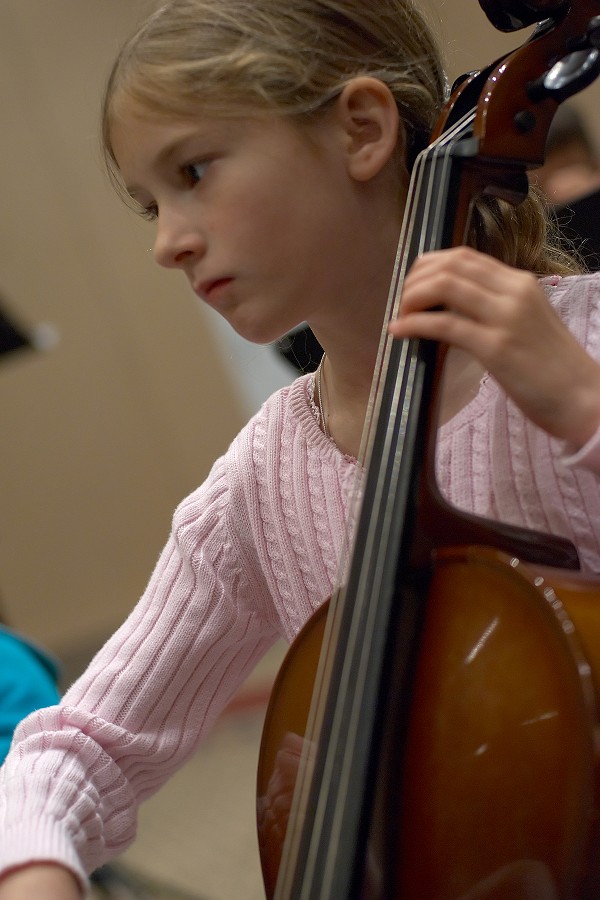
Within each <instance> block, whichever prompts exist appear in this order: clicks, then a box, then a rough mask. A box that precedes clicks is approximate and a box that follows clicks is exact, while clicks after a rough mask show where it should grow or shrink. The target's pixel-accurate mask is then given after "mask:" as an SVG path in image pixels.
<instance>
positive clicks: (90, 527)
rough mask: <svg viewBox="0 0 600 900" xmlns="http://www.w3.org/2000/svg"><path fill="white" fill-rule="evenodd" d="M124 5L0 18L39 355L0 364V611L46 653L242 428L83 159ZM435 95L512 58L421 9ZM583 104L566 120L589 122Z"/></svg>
mask: <svg viewBox="0 0 600 900" xmlns="http://www.w3.org/2000/svg"><path fill="white" fill-rule="evenodd" d="M150 6H151V4H149V3H144V2H141V0H0V84H1V85H2V88H1V89H0V121H1V123H2V139H1V143H0V148H1V150H0V158H1V167H0V184H1V186H2V189H1V194H2V216H1V219H0V295H2V296H4V297H6V298H7V299H8V301H9V302H10V303H11V306H12V308H13V309H14V311H15V313H16V314H17V315H18V316H19V317H20V318H21V320H22V321H23V322H24V323H25V324H26V325H34V324H37V323H39V322H45V321H47V322H51V323H53V324H54V325H55V326H56V327H57V329H58V331H59V333H60V342H59V344H58V345H57V346H56V347H55V348H54V349H53V350H51V351H49V352H47V353H40V354H22V355H19V356H17V355H15V356H14V358H12V359H9V360H7V361H0V409H1V410H2V413H1V415H2V419H1V430H0V465H1V477H2V493H1V499H0V592H1V593H2V594H3V595H4V603H5V606H6V608H7V610H8V613H9V615H10V617H11V618H12V620H13V621H14V622H15V623H16V624H17V625H19V626H20V627H22V628H24V629H26V630H27V631H28V632H29V633H31V634H32V635H33V636H34V637H37V638H40V639H43V640H46V641H47V642H48V643H49V644H50V645H51V646H53V647H54V648H56V649H57V650H59V651H60V650H62V649H63V648H65V647H66V646H68V645H69V644H70V643H72V642H73V641H83V642H85V641H87V640H88V638H90V637H91V636H93V635H95V634H96V633H97V632H103V631H105V630H108V629H111V628H112V627H113V626H114V625H115V624H116V623H118V622H119V621H120V620H121V619H122V617H123V616H124V615H125V613H126V612H127V610H128V609H129V608H130V607H131V605H132V604H133V603H134V602H135V599H136V598H137V596H138V594H139V592H140V590H141V589H142V588H143V585H144V583H145V581H146V578H147V576H148V574H149V571H150V568H151V566H152V563H153V561H154V559H155V557H156V554H157V553H158V551H159V549H160V547H161V546H162V543H163V541H164V538H165V536H166V532H167V528H168V524H169V519H170V515H171V511H172V508H173V507H174V505H175V503H176V502H177V501H178V500H179V499H180V498H181V497H182V496H183V495H184V493H185V492H187V491H188V490H189V489H191V488H192V487H194V486H195V485H196V484H197V483H199V481H200V480H201V479H202V478H203V476H204V475H205V474H206V472H207V470H208V467H209V465H210V463H211V462H212V460H213V459H214V458H215V456H216V455H217V454H218V453H219V452H220V451H221V450H222V449H224V447H225V446H226V444H227V443H228V441H229V439H230V438H231V436H232V435H233V434H234V433H235V432H236V431H237V429H238V427H239V426H240V424H241V422H242V421H243V419H244V417H245V412H244V410H243V409H242V404H241V402H240V396H239V391H238V387H237V386H236V383H235V372H234V370H233V369H232V366H231V364H230V363H231V359H228V358H227V354H225V353H224V352H223V351H222V348H221V345H220V344H219V341H218V339H217V337H216V336H215V335H216V332H215V331H214V330H213V329H212V327H211V325H210V322H209V321H208V319H207V318H206V314H205V313H204V312H203V311H202V310H200V309H199V308H198V306H197V304H196V303H195V302H194V300H193V298H191V297H190V296H189V293H188V291H187V288H186V286H185V285H184V283H183V280H181V281H180V280H179V279H178V277H177V276H174V275H172V274H170V273H164V272H161V271H158V270H157V268H156V266H154V265H153V264H152V261H151V258H150V255H149V254H148V253H147V252H146V251H147V248H148V247H149V246H150V244H151V240H152V230H151V226H147V225H145V224H143V223H141V222H138V221H137V220H135V219H134V218H133V217H132V216H131V214H130V213H128V212H127V211H126V210H125V209H124V208H122V206H121V205H120V204H119V202H118V201H117V200H116V199H115V198H114V196H113V195H112V193H111V191H110V189H109V188H108V186H107V183H106V180H105V178H104V175H103V173H102V170H101V165H100V161H99V154H98V152H97V143H96V133H97V122H96V119H97V109H98V103H99V96H100V92H101V84H102V82H103V78H104V76H105V73H106V70H107V67H108V65H109V62H110V60H111V58H112V56H113V53H114V51H115V48H116V47H117V45H118V44H119V43H120V41H121V39H122V37H123V36H124V35H125V34H126V33H127V32H128V31H129V30H130V28H131V26H132V24H133V23H134V22H135V21H136V20H138V19H139V18H140V17H141V16H142V14H143V11H144V10H145V9H148V8H149V7H150ZM430 6H431V9H432V15H434V16H435V17H438V18H439V19H440V26H439V27H440V30H441V34H442V36H443V39H444V42H445V44H446V46H447V48H448V52H447V59H448V69H449V72H450V74H451V76H452V77H454V76H455V75H457V74H459V73H460V72H462V71H464V70H468V69H473V68H478V67H480V66H483V65H485V64H487V62H489V61H490V60H491V59H492V58H494V57H495V56H496V55H498V54H499V53H501V52H503V50H504V49H508V48H509V47H512V46H514V45H515V44H516V43H518V42H519V41H520V38H518V37H515V36H514V35H513V36H502V35H500V34H499V33H497V32H495V31H494V29H492V27H491V26H490V25H489V24H488V23H487V20H486V19H485V17H484V16H483V13H482V12H481V11H480V9H479V7H478V5H477V3H476V2H471V0H469V2H467V0H446V2H440V3H439V5H437V6H436V5H435V4H430ZM597 97H598V89H597V88H596V87H594V88H592V89H590V90H589V91H588V94H587V96H586V97H585V98H582V101H581V102H582V105H583V107H584V108H585V109H587V110H589V114H590V116H591V117H592V121H593V122H594V127H595V128H596V130H597V125H596V122H595V121H594V120H595V114H596V109H595V107H596V105H597V99H594V98H597Z"/></svg>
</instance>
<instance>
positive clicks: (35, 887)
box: [0, 863, 83, 900]
mask: <svg viewBox="0 0 600 900" xmlns="http://www.w3.org/2000/svg"><path fill="white" fill-rule="evenodd" d="M82 896H83V894H82V892H81V888H80V887H79V882H78V881H77V879H76V878H75V876H74V875H73V874H72V873H71V872H69V871H68V869H65V868H63V866H58V865H53V864H44V863H38V864H32V865H30V866H26V867H25V868H22V869H17V870H16V871H14V872H10V873H9V874H7V875H5V876H4V877H3V878H2V879H1V880H0V900H32V898H34V897H35V900H81V897H82Z"/></svg>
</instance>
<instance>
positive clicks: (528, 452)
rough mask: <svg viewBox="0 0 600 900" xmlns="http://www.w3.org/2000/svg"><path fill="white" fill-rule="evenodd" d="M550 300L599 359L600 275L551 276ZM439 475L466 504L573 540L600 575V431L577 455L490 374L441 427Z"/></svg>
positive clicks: (453, 498)
mask: <svg viewBox="0 0 600 900" xmlns="http://www.w3.org/2000/svg"><path fill="white" fill-rule="evenodd" d="M542 283H543V284H544V285H545V288H546V291H547V293H548V297H549V299H550V302H551V303H552V305H553V307H554V308H555V310H556V311H557V312H558V314H559V315H560V317H561V318H562V320H563V321H564V322H565V323H566V325H567V326H568V328H569V329H570V330H571V331H572V333H573V334H574V335H575V337H576V338H577V340H578V341H579V342H580V343H581V344H582V345H583V346H584V347H586V349H587V350H588V352H589V353H590V354H591V355H592V356H593V357H594V358H595V359H597V360H598V361H599V362H600V275H596V274H592V275H580V276H572V277H569V278H562V279H559V278H555V277H553V278H548V279H544V281H543V282H542ZM436 466H437V474H438V480H439V483H440V487H441V489H442V492H443V493H444V495H445V496H446V497H447V498H448V500H450V502H452V503H454V504H455V505H456V506H459V507H460V508H461V509H466V510H468V511H469V512H473V513H476V514H478V515H481V516H486V517H488V518H492V519H500V520H502V521H505V522H511V523H512V524H515V525H523V526H526V527H528V528H534V529H537V530H539V531H543V532H551V533H552V534H557V535H561V536H563V537H566V538H569V540H571V541H572V542H573V543H574V544H575V546H576V547H577V549H578V551H579V555H580V559H581V564H582V568H583V569H586V570H588V571H590V572H594V573H600V529H599V528H598V517H599V515H600V430H599V431H598V433H596V434H595V435H594V437H593V438H592V439H591V440H590V441H589V442H588V443H587V444H586V446H585V447H583V448H582V449H581V450H579V451H578V452H577V453H576V454H573V453H572V451H571V450H570V448H568V447H565V446H564V444H563V443H562V442H561V441H557V440H555V439H553V438H551V437H549V436H548V435H547V434H546V433H545V432H543V431H541V430H540V429H539V428H536V427H535V426H534V425H532V424H531V423H530V422H529V421H527V420H526V419H525V417H524V416H523V415H522V414H521V412H520V410H519V409H517V408H516V407H515V405H514V404H513V403H512V402H511V401H510V400H508V399H507V397H506V395H505V394H504V393H503V392H502V391H501V390H500V389H499V387H498V385H497V384H496V382H495V381H494V379H493V378H491V377H490V376H489V375H486V376H485V377H484V378H483V380H482V382H481V386H480V389H479V392H478V394H477V396H476V397H474V398H473V400H472V401H471V402H470V403H469V404H468V405H467V406H465V407H464V408H463V409H462V410H461V411H460V412H459V413H458V415H456V416H455V417H454V419H452V420H451V421H450V422H448V423H447V424H446V425H444V426H443V427H442V428H441V430H440V436H439V441H438V448H437V460H436Z"/></svg>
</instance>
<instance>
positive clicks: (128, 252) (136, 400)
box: [0, 0, 243, 650]
mask: <svg viewBox="0 0 600 900" xmlns="http://www.w3.org/2000/svg"><path fill="white" fill-rule="evenodd" d="M143 6H144V4H142V3H140V2H133V0H127V2H123V0H108V2H105V0H101V2H99V0H1V2H0V84H1V85H2V88H1V89H0V121H1V123H2V140H1V145H0V146H1V148H2V149H1V160H2V164H1V169H0V183H1V184H2V192H1V193H2V216H1V219H0V294H1V295H3V296H5V297H6V298H7V299H8V301H9V302H10V304H11V307H12V308H13V309H14V312H15V313H16V314H17V315H18V316H19V317H20V319H21V320H22V321H23V322H24V323H25V324H27V325H33V324H36V323H39V322H51V323H53V324H54V325H55V326H56V327H57V329H58V331H59V333H60V342H59V344H58V345H57V346H56V347H55V348H54V349H53V350H51V351H49V352H47V353H45V354H44V353H41V354H33V353H32V354H29V353H24V354H22V355H17V354H14V355H13V358H10V357H9V358H5V359H6V361H0V409H1V411H2V413H1V416H2V418H1V422H2V424H1V430H0V466H1V477H2V493H1V500H0V592H1V593H2V595H3V597H4V605H5V607H6V608H7V611H8V614H9V616H10V618H11V620H12V621H13V622H15V623H16V624H17V625H19V626H20V627H22V628H24V629H26V630H27V631H28V632H29V633H31V634H32V635H34V636H35V637H38V638H40V639H44V640H46V641H47V642H48V643H49V644H50V645H51V646H53V647H55V648H57V649H59V650H60V649H62V648H63V647H64V646H65V645H68V644H69V643H70V642H71V641H72V640H73V639H79V638H81V639H82V640H84V641H85V640H87V638H88V636H91V635H94V634H95V633H96V632H101V631H103V630H106V629H112V627H113V626H114V625H115V624H116V623H118V622H119V621H120V620H121V619H122V618H123V616H124V615H125V613H126V612H127V611H128V610H129V608H130V607H131V605H132V603H133V602H134V601H135V599H136V598H137V596H138V594H139V592H140V590H141V589H142V588H143V586H144V583H145V581H146V578H147V576H148V574H149V572H150V569H151V566H152V564H153V562H154V560H155V558H156V555H157V554H158V552H159V550H160V547H161V546H162V544H163V542H164V539H165V537H166V534H167V529H168V526H169V521H170V516H171V511H172V509H173V507H174V505H175V503H176V502H177V501H178V500H179V499H180V498H181V497H183V495H184V494H185V493H186V492H187V491H189V490H190V489H191V488H193V487H194V486H195V485H196V484H198V483H199V482H200V481H201V480H202V478H203V477H204V475H205V474H206V472H207V471H208V468H209V465H210V463H211V462H212V460H213V459H214V458H215V457H216V455H217V454H218V453H219V452H220V451H222V450H223V449H224V448H225V446H226V445H227V443H228V441H229V439H230V438H231V436H232V435H233V434H234V433H235V432H236V431H237V430H238V428H239V426H240V425H241V423H242V421H243V415H242V411H241V408H240V404H239V402H238V400H237V395H236V391H235V390H234V387H233V386H232V383H231V376H230V373H229V371H228V368H227V366H226V364H225V363H224V361H223V360H222V359H221V357H220V355H219V353H218V350H217V347H216V346H215V339H214V337H213V335H212V332H211V330H210V329H209V327H208V326H207V323H206V319H205V316H204V314H203V313H202V311H201V310H199V309H198V305H197V303H196V301H195V300H194V298H192V297H190V295H189V294H188V290H187V289H186V286H185V284H184V282H183V278H181V280H180V279H179V277H178V276H175V275H173V274H171V277H169V275H168V274H167V273H164V272H161V271H159V270H158V269H157V267H156V266H155V265H154V264H153V263H152V260H151V256H150V254H148V253H147V248H148V247H149V246H150V245H151V242H152V226H150V225H148V224H146V223H143V222H141V221H140V222H138V221H137V220H136V219H135V217H133V216H132V214H131V213H129V212H128V211H127V210H125V209H124V208H123V206H122V205H121V204H120V202H119V201H118V200H116V198H115V197H114V196H113V194H112V192H111V190H110V189H109V188H108V186H107V183H106V180H105V177H104V174H103V172H102V168H101V164H100V157H99V153H98V151H97V136H96V135H97V121H96V120H97V110H98V105H99V96H100V91H101V84H102V82H103V79H104V76H105V72H106V69H107V66H108V64H109V61H110V60H111V58H112V56H113V53H114V51H115V48H116V46H117V45H118V43H119V42H120V39H121V38H122V37H123V36H124V34H125V33H126V32H128V31H129V30H130V28H131V25H132V23H133V21H134V20H135V19H136V18H137V17H139V15H140V10H141V9H142V8H143Z"/></svg>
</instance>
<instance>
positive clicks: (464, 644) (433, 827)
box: [257, 547, 600, 900]
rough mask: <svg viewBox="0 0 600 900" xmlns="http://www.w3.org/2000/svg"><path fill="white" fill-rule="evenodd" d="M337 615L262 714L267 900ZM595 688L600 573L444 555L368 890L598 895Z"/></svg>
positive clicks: (503, 899) (304, 646)
mask: <svg viewBox="0 0 600 900" xmlns="http://www.w3.org/2000/svg"><path fill="white" fill-rule="evenodd" d="M559 597H560V598H561V599H560V600H559V599H558V598H559ZM326 615H327V604H325V605H324V606H323V607H321V608H320V609H319V610H318V611H317V613H315V615H314V616H313V617H312V618H311V619H310V620H309V622H308V623H307V624H306V626H305V627H304V629H303V630H302V631H301V632H300V634H299V635H298V637H297V639H296V641H295V642H294V644H293V645H292V647H291V649H290V651H289V653H288V654H287V655H286V658H285V660H284V663H283V665H282V667H281V669H280V672H279V674H278V677H277V680H276V682H275V685H274V688H273V692H272V695H271V700H270V703H269V707H268V710H267V715H266V719H265V726H264V732H263V741H262V746H261V754H260V759H259V767H258V779H257V793H258V806H259V810H260V813H259V817H258V834H259V846H260V853H261V863H262V869H263V876H264V880H265V887H266V895H267V897H268V898H269V900H271V898H272V897H273V896H274V895H275V884H276V879H277V873H278V870H279V864H280V859H281V853H282V850H283V840H284V837H285V834H286V830H287V826H288V815H289V811H290V803H291V793H292V791H293V788H294V782H293V778H290V777H288V778H287V780H285V782H284V783H282V781H281V778H280V774H281V765H282V764H281V756H285V754H286V752H290V750H289V746H290V745H289V742H290V736H292V737H294V736H296V737H300V738H302V739H304V737H305V734H306V725H307V721H308V719H309V710H310V703H311V698H312V692H313V688H314V682H315V674H316V671H317V665H318V660H319V654H320V652H321V647H322V643H323V639H324V634H325V621H326ZM599 688H600V610H599V609H598V585H597V582H595V581H594V580H592V579H585V578H582V577H581V576H579V575H578V574H577V573H568V574H567V573H565V571H563V570H557V569H550V568H545V567H536V568H534V567H532V566H531V565H527V564H523V563H520V562H517V560H515V559H514V558H512V559H511V558H510V557H508V556H506V555H505V554H502V553H501V552H499V551H496V550H490V549H489V548H483V547H468V548H464V547H451V548H445V549H444V550H443V551H441V552H440V554H439V557H438V558H437V559H436V562H435V566H434V574H433V578H432V581H431V583H430V590H429V595H428V607H427V614H426V621H425V624H424V627H423V632H422V638H421V650H420V654H419V659H418V661H417V665H416V673H415V678H414V684H413V704H412V710H411V714H410V725H409V729H408V737H407V744H406V751H405V754H404V756H403V760H402V761H400V760H398V761H397V767H396V768H394V769H393V770H392V771H391V772H388V773H387V774H386V776H385V780H384V786H383V787H382V793H383V794H384V795H385V798H384V801H383V803H382V804H381V808H380V810H379V815H380V816H381V817H383V819H384V820H385V828H384V831H385V834H386V835H387V838H386V842H385V846H383V847H380V848H379V850H378V854H379V856H381V857H383V858H381V859H379V860H378V862H377V863H376V864H375V865H376V867H377V868H378V869H381V871H385V872H386V873H387V874H386V875H385V877H384V879H383V881H381V880H379V879H375V877H373V878H372V881H373V882H375V881H377V886H375V884H371V885H369V883H368V876H367V882H366V886H365V890H364V893H363V896H364V897H365V900H366V898H367V897H384V898H402V900H459V898H460V900H475V898H479V897H482V898H483V897H486V898H494V900H519V898H531V900H545V898H571V897H572V898H578V900H584V898H586V900H592V898H594V897H598V896H599V895H600V872H599V871H598V867H599V861H598V859H597V856H598V849H599V846H598V841H597V834H596V829H597V820H598V810H599V807H598V801H599V800H600V798H599V797H598V796H596V794H597V791H598V784H599V783H600V781H599V777H598V776H599V775H600V772H599V771H598V767H599V765H600V760H599V758H598V753H597V747H596V741H597V736H598V735H597V731H598V725H597V702H598V701H597V698H598V697H599V696H600V693H598V690H599ZM291 698H293V702H291ZM396 727H397V723H393V722H390V731H391V732H392V733H393V732H394V729H395V728H396ZM278 757H279V759H278ZM284 768H285V764H284ZM293 772H295V769H294V768H293V766H292V773H293ZM400 797H401V798H402V800H401V801H400ZM377 829H378V830H381V822H380V823H379V824H378V826H377ZM371 865H374V864H373V863H371Z"/></svg>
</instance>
